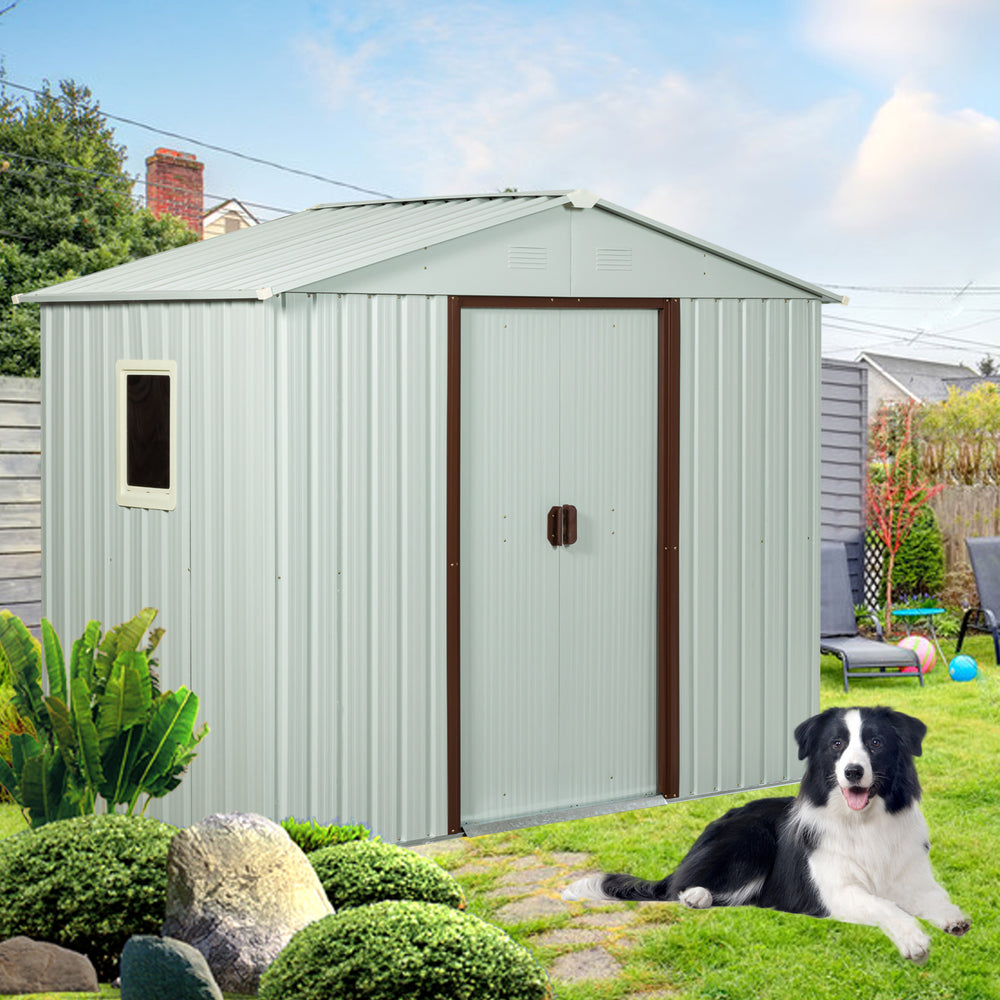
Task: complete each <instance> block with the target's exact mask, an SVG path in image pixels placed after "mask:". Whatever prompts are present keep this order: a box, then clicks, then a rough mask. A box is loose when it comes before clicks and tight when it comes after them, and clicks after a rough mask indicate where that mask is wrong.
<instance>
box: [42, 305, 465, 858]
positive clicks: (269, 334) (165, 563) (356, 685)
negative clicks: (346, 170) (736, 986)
mask: <svg viewBox="0 0 1000 1000" xmlns="http://www.w3.org/2000/svg"><path fill="white" fill-rule="evenodd" d="M45 313H46V328H45V336H44V338H43V344H44V351H45V358H44V364H45V365H46V371H48V372H49V373H50V375H49V378H50V381H49V391H48V392H47V395H46V405H45V413H44V420H45V445H44V463H45V495H46V496H45V504H46V516H45V523H44V536H45V541H44V550H45V583H44V604H45V610H46V613H47V614H48V615H49V617H50V618H52V619H53V622H54V623H55V624H56V627H57V628H58V629H59V631H60V635H62V636H63V637H64V640H65V641H66V642H67V644H68V642H69V641H70V638H71V637H72V636H74V635H78V634H79V633H80V632H81V631H82V630H83V627H84V625H85V623H86V620H87V619H88V618H100V619H101V620H103V621H104V623H105V624H106V625H109V624H112V623H115V622H118V621H121V620H122V619H124V618H126V617H128V616H129V615H131V614H132V613H134V612H135V611H137V610H138V609H139V608H140V607H141V606H143V605H144V604H153V605H155V606H157V607H159V608H160V609H161V614H160V619H159V623H160V624H161V625H163V626H164V627H165V628H166V629H167V637H166V639H165V641H164V645H163V647H162V650H163V655H162V660H163V681H164V684H165V685H166V686H169V687H176V686H177V685H179V684H182V683H184V684H189V685H190V686H191V687H192V688H193V689H194V690H195V692H196V693H197V694H198V695H199V697H200V698H201V701H202V710H201V716H200V717H201V718H202V719H204V720H205V721H207V722H208V723H209V725H210V726H211V727H212V733H211V735H210V736H209V737H208V739H206V741H205V742H204V743H203V745H202V750H201V754H200V757H199V759H198V760H196V761H195V762H194V764H193V766H192V768H191V772H190V774H189V776H188V777H187V778H186V779H185V781H184V782H183V783H182V785H181V787H180V789H178V790H177V791H176V792H173V793H172V794H171V795H170V796H169V797H168V798H167V799H165V800H164V803H163V805H162V807H161V808H160V814H161V815H162V816H163V817H164V818H166V819H168V820H170V821H172V822H177V823H188V822H192V821H194V820H196V819H199V818H201V817H202V816H204V815H206V814H208V813H211V812H219V811H228V810H235V809H240V810H253V811H257V812H261V813H264V814H265V815H269V816H272V817H275V818H279V819H280V818H282V817H284V816H285V815H288V814H289V813H290V812H293V811H295V812H307V813H310V814H312V815H315V816H317V817H318V818H319V819H320V820H322V821H331V820H334V819H336V818H341V819H343V820H344V821H348V820H356V821H364V822H366V823H368V824H370V825H372V826H373V827H374V828H375V829H376V830H377V832H379V833H381V834H382V835H383V836H384V837H385V838H386V839H390V840H395V839H402V840H407V839H417V838H420V837H426V836H430V835H432V834H435V833H440V832H442V831H444V830H445V829H446V819H445V813H446V806H445V801H446V797H445V791H446V790H445V788H444V781H445V775H446V768H445V764H444V752H445V725H444V662H445V656H444V601H443V593H444V582H443V573H444V558H443V552H444V523H445V503H444V487H445V475H444V458H445V456H444V421H445V402H446V393H445V385H444V378H445V370H446V368H445V351H446V343H447V337H446V321H445V301H444V300H443V299H428V298H426V297H425V296H418V297H413V298H409V299H398V298H396V297H395V296H392V297H389V296H386V297H380V298H377V299H372V298H368V297H366V296H350V297H344V298H343V299H342V298H340V297H336V296H324V297H322V298H313V297H309V298H307V297H306V296H288V297H286V299H285V300H284V301H279V300H273V301H272V302H269V303H266V304H264V305H261V304H258V303H226V302H221V303H197V304H190V305H188V304H165V303H147V304H136V305H127V306H118V305H115V306H100V305H89V306H84V305H74V306H71V307H48V308H47V309H46V310H45ZM119 358H146V359H158V358H166V359H170V360H175V361H176V362H177V365H178V383H179V385H178V392H179V406H180V432H179V433H180V445H181V451H180V456H179V465H180V472H179V479H180V482H179V484H178V489H179V494H178V505H177V510H176V511H175V512H170V513H162V512H157V511H146V510H134V509H126V508H122V507H119V506H117V504H116V502H115V493H114V485H115V483H114V411H115V401H114V367H115V362H116V361H117V360H118V359H119ZM398 500H399V501H401V502H397V501H398ZM438 552H440V553H442V556H441V557H440V558H434V554H435V553H438ZM346 803H350V812H348V811H347V806H346V805H345V804H346Z"/></svg>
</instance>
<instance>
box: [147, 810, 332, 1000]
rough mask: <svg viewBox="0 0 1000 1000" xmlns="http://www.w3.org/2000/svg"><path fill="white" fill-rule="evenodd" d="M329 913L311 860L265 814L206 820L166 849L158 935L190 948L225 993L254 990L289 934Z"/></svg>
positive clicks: (254, 991) (214, 817) (228, 816)
mask: <svg viewBox="0 0 1000 1000" xmlns="http://www.w3.org/2000/svg"><path fill="white" fill-rule="evenodd" d="M332 912H333V907H332V906H331V905H330V901H329V900H328V899H327V896H326V893H325V892H324V891H323V886H322V885H321V884H320V881H319V879H318V878H317V876H316V873H315V872H314V871H313V868H312V865H310V863H309V859H308V858H307V857H306V856H305V854H303V853H302V851H301V850H300V849H299V847H297V846H296V845H295V844H294V843H293V842H292V840H291V838H290V837H289V836H288V834H287V833H285V831H284V830H283V829H282V828H281V827H280V826H278V824H277V823H273V822H272V821H271V820H269V819H266V818H265V817H263V816H257V815H255V814H254V813H226V814H224V815H223V814H217V815H214V816H209V817H208V818H206V819H204V820H202V821H201V822H200V823H195V825H194V826H191V827H188V828H187V829H186V830H181V831H180V832H179V833H177V835H176V836H175V837H174V839H173V841H172V842H171V844H170V850H169V851H168V853H167V912H166V921H165V922H164V924H163V930H162V933H163V936H164V937H172V938H177V939H178V940H180V941H186V942H187V943H188V944H191V945H194V947H195V948H197V949H198V950H199V951H200V952H201V953H202V954H203V955H204V956H205V958H206V959H207V960H208V964H209V967H210V968H211V970H212V972H213V974H214V976H215V981H216V982H217V983H218V984H219V986H220V987H221V989H223V990H224V991H226V992H229V993H251V994H253V993H256V992H257V986H258V983H259V981H260V977H261V974H262V973H263V972H264V970H265V969H266V968H267V967H268V966H269V965H270V964H271V962H273V961H274V959H275V958H277V957H278V954H279V953H280V952H281V950H282V949H283V948H284V947H285V945H286V944H288V942H289V940H291V937H292V935H293V934H295V932H296V931H298V930H301V929H302V928H303V927H305V926H306V924H309V923H312V921H314V920H318V919H319V918H320V917H324V916H327V915H328V914H330V913H332Z"/></svg>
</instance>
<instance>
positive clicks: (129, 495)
mask: <svg viewBox="0 0 1000 1000" xmlns="http://www.w3.org/2000/svg"><path fill="white" fill-rule="evenodd" d="M129 375H167V376H169V378H170V487H169V489H157V488H154V487H148V486H131V485H130V484H129V482H128V377H129ZM115 396H116V403H115V458H116V466H117V470H116V478H117V494H118V504H119V506H121V507H142V508H145V509H147V510H174V509H175V508H176V507H177V362H176V361H145V360H142V361H139V360H124V361H118V362H117V363H116V364H115Z"/></svg>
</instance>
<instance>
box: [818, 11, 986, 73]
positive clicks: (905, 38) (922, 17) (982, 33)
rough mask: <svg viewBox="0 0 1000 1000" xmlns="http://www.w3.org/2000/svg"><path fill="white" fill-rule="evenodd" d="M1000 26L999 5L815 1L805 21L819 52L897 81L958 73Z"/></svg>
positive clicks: (856, 67) (855, 67)
mask: <svg viewBox="0 0 1000 1000" xmlns="http://www.w3.org/2000/svg"><path fill="white" fill-rule="evenodd" d="M998 25H1000V10H998V8H997V4H996V3H995V0H811V2H810V3H809V5H808V7H807V9H806V16H805V34H806V37H807V38H808V40H809V41H810V42H811V43H812V44H813V45H815V46H816V47H817V48H819V49H820V50H822V51H825V52H827V53H828V54H829V55H831V56H833V57H835V58H837V59H839V60H842V61H843V62H845V63H847V64H848V65H850V66H851V67H852V68H854V69H857V70H860V71H861V72H863V73H864V74H866V75H876V76H880V77H882V78H888V79H890V80H893V81H896V80H900V79H904V78H912V77H918V78H919V77H925V76H926V75H927V74H931V73H934V72H935V71H938V70H941V69H945V70H951V69H960V68H961V63H962V61H963V60H964V59H966V58H967V57H968V55H969V53H970V52H972V51H978V50H979V47H980V46H981V45H983V44H984V42H985V40H986V39H987V38H989V37H993V38H995V37H996V29H997V27H998Z"/></svg>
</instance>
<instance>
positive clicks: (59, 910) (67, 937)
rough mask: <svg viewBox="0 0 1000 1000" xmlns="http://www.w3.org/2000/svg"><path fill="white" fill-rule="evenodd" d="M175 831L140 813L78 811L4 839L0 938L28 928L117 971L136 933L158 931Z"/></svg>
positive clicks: (103, 975)
mask: <svg viewBox="0 0 1000 1000" xmlns="http://www.w3.org/2000/svg"><path fill="white" fill-rule="evenodd" d="M176 832H177V831H176V830H175V829H174V828H173V827H171V826H168V825H167V824H166V823H160V822H159V821H158V820H155V819H148V818H146V817H142V816H121V815H116V814H114V813H112V814H107V815H98V816H79V817H76V818H73V819H65V820H60V821H58V822H56V823H49V824H47V825H46V826H43V827H40V828H39V829H37V830H25V831H24V832H23V833H18V834H16V835H14V836H13V837H8V838H7V839H6V840H3V841H0V900H2V903H0V940H5V939H6V938H10V937H15V936H17V935H19V934H23V935H24V936H26V937H30V938H34V939H35V940H38V941H50V942H52V943H53V944H59V945H62V946H64V947H66V948H72V949H73V950H74V951H79V952H81V953H83V954H84V955H86V956H87V957H88V958H89V959H90V960H91V961H92V962H93V963H94V967H95V969H96V970H97V975H98V978H99V979H100V980H101V982H110V981H111V980H112V979H114V978H115V976H117V975H118V959H119V956H120V955H121V952H122V948H123V947H124V946H125V942H126V941H127V940H128V939H129V938H130V937H131V936H132V935H133V934H159V933H160V926H161V925H162V923H163V919H164V916H165V910H166V893H167V848H168V847H169V846H170V841H171V840H172V839H173V835H174V834H175V833H176Z"/></svg>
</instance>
